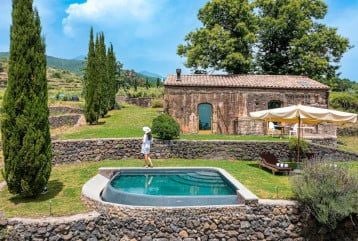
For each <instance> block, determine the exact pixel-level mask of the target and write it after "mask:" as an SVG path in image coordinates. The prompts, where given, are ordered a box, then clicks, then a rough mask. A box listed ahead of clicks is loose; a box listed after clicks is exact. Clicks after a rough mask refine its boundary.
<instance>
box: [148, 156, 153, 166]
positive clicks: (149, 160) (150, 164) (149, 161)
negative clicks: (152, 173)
mask: <svg viewBox="0 0 358 241" xmlns="http://www.w3.org/2000/svg"><path fill="white" fill-rule="evenodd" d="M147 160H148V164H149V166H150V167H152V166H153V163H152V159H150V156H149V154H148V155H147Z"/></svg>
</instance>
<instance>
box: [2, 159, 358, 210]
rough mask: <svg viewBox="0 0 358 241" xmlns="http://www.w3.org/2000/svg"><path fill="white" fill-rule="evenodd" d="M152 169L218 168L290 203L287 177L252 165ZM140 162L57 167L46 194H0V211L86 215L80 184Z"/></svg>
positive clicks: (356, 166) (177, 162)
mask: <svg viewBox="0 0 358 241" xmlns="http://www.w3.org/2000/svg"><path fill="white" fill-rule="evenodd" d="M153 162H154V164H155V166H209V167H210V166H211V167H220V168H223V169H225V170H227V171H228V172H229V173H231V174H232V175H233V176H234V177H235V178H236V179H238V180H239V181H240V182H241V183H243V184H244V185H245V186H246V187H247V188H249V189H250V190H251V191H252V192H253V193H255V194H256V195H257V196H258V197H260V198H271V199H277V198H279V199H291V198H293V193H292V190H291V183H290V177H288V176H274V175H272V174H271V173H270V172H268V171H265V170H261V169H259V168H258V167H257V165H256V163H255V162H248V161H216V160H183V159H170V160H154V161H153ZM142 165H143V161H142V160H120V161H103V162H88V163H76V164H67V165H59V166H55V167H54V168H53V171H52V174H51V178H50V181H49V185H48V187H49V192H48V193H47V194H45V195H42V196H40V197H39V198H38V199H23V198H20V197H19V196H13V195H11V194H9V192H8V191H7V190H3V191H1V192H0V203H1V205H0V211H4V212H5V214H6V216H7V217H14V216H24V217H42V216H49V215H50V205H51V209H52V215H54V216H61V215H70V214H76V213H81V212H86V211H88V210H87V208H86V207H85V205H84V204H83V203H82V201H81V199H80V195H81V189H82V186H83V184H84V183H85V182H86V181H88V180H89V179H90V178H91V177H92V176H94V175H95V174H97V172H98V168H99V167H110V166H111V167H124V166H126V167H129V166H130V167H138V166H142ZM345 165H349V167H350V169H351V170H352V172H354V173H358V163H349V164H345Z"/></svg>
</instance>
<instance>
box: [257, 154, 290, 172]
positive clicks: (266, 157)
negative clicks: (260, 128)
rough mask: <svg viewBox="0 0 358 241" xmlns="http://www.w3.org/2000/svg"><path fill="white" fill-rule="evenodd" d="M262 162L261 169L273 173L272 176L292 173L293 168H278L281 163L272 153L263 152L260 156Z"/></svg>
mask: <svg viewBox="0 0 358 241" xmlns="http://www.w3.org/2000/svg"><path fill="white" fill-rule="evenodd" d="M260 157H261V162H260V164H259V166H260V168H266V169H269V170H271V171H272V174H274V175H275V174H276V173H284V174H287V175H288V174H290V172H291V171H292V168H290V167H279V166H277V163H279V161H278V159H277V158H276V156H275V155H274V154H272V153H270V152H263V153H261V154H260Z"/></svg>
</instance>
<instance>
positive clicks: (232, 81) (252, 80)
mask: <svg viewBox="0 0 358 241" xmlns="http://www.w3.org/2000/svg"><path fill="white" fill-rule="evenodd" d="M164 85H165V86H210V87H249V88H279V89H281V88H282V89H286V88H288V89H329V87H328V86H326V85H324V84H321V83H319V82H317V81H315V80H313V79H310V78H308V77H305V76H295V75H200V74H196V75H181V77H180V81H177V77H176V75H169V76H168V77H167V79H166V80H165V82H164Z"/></svg>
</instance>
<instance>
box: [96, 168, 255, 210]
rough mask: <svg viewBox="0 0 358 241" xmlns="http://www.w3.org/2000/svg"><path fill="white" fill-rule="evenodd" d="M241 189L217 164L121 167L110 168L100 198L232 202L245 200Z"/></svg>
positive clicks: (136, 203)
mask: <svg viewBox="0 0 358 241" xmlns="http://www.w3.org/2000/svg"><path fill="white" fill-rule="evenodd" d="M243 189H245V188H244V187H243V186H242V185H241V184H240V183H239V182H237V181H236V180H235V179H234V178H233V177H231V176H230V174H228V173H227V172H225V171H224V170H222V169H218V168H155V169H143V168H128V169H126V168H122V169H120V170H117V171H113V172H112V174H111V178H110V180H109V181H108V183H107V184H106V186H105V187H104V189H103V190H102V193H101V199H102V200H103V201H105V202H110V203H115V204H122V205H132V206H173V207H178V206H207V205H235V204H240V203H243V202H244V200H243V198H242V196H241V195H238V191H245V190H243ZM255 197H256V196H255Z"/></svg>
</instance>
